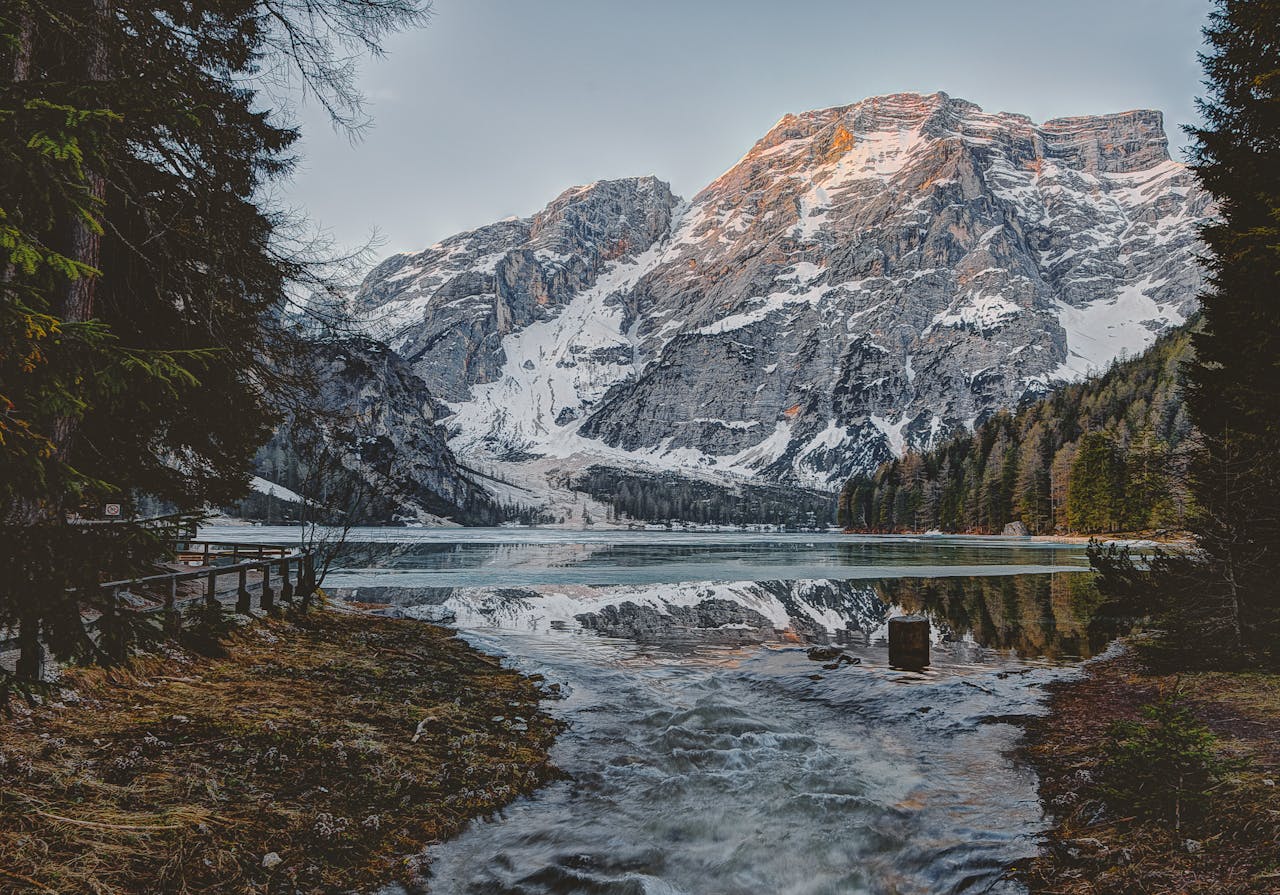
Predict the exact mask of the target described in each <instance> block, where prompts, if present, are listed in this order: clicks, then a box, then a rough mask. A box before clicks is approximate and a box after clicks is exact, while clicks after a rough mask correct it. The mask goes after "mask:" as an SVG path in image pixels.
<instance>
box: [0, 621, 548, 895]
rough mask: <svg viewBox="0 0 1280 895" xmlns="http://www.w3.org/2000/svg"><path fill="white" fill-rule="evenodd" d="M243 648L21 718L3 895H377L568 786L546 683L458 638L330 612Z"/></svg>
mask: <svg viewBox="0 0 1280 895" xmlns="http://www.w3.org/2000/svg"><path fill="white" fill-rule="evenodd" d="M226 646H227V653H228V654H227V656H226V657H225V658H217V657H212V658H210V657H202V656H198V655H195V654H192V653H185V652H182V653H174V654H171V655H167V656H162V657H161V656H152V657H145V658H141V659H137V660H135V661H134V662H133V663H132V664H131V665H130V666H128V667H125V668H114V669H106V668H77V669H71V670H69V671H68V672H67V673H66V675H65V677H64V679H63V680H62V681H61V687H60V695H59V696H57V697H56V699H55V700H53V701H48V702H46V703H45V704H44V705H42V706H39V707H36V708H35V709H29V708H27V707H26V706H24V705H16V706H15V710H16V711H17V712H18V715H17V717H15V718H14V719H12V720H11V721H10V722H9V723H7V724H6V725H4V726H3V728H0V893H8V892H14V893H18V892H23V893H27V892H33V891H35V892H58V893H60V895H68V893H80V892H86V893H87V892H94V893H100V895H101V893H135V892H137V893H141V892H147V893H152V892H186V891H216V892H219V893H250V892H268V891H272V892H275V891H280V892H290V893H292V892H295V891H302V892H313V891H346V890H349V889H352V888H357V887H358V888H361V889H368V888H370V887H373V886H375V885H377V884H379V883H381V882H385V881H388V880H392V879H410V878H413V877H415V876H417V875H420V874H421V871H422V861H421V860H420V859H419V858H418V857H416V856H417V855H418V854H419V853H420V851H421V849H422V848H423V847H424V846H426V845H428V844H431V843H433V842H438V841H440V840H442V839H445V838H448V837H450V836H452V835H455V834H456V833H458V832H459V831H460V830H461V829H462V828H463V827H464V826H465V825H466V824H467V823H468V822H469V821H470V820H471V819H472V818H474V817H477V816H482V815H485V814H488V813H490V812H492V811H494V810H496V809H498V808H500V807H501V806H503V805H505V804H506V803H507V802H509V801H511V800H512V799H514V798H515V797H516V796H518V795H520V794H522V793H526V792H529V791H531V790H532V789H535V788H536V787H538V786H541V785H542V784H543V783H545V782H546V781H548V780H549V779H552V778H553V777H554V776H555V774H556V771H555V769H554V768H553V767H552V766H551V764H550V763H549V760H548V757H547V750H548V748H549V747H550V745H551V743H552V741H553V739H554V738H555V735H556V734H557V732H558V730H559V725H558V722H556V721H554V720H553V719H551V718H550V717H548V716H547V715H545V714H543V713H541V712H540V711H539V705H538V703H539V700H540V698H541V697H542V693H541V692H540V689H539V686H538V684H537V682H536V681H534V680H531V679H529V678H525V677H523V676H521V675H518V674H516V673H515V672H512V671H509V670H506V669H503V668H502V667H500V665H499V664H498V662H497V661H496V660H493V659H491V658H490V657H488V656H485V655H483V654H481V653H479V652H477V651H475V650H473V649H471V648H470V647H469V646H467V645H466V644H465V643H463V642H462V641H460V640H458V639H456V638H454V637H452V636H451V634H450V632H448V631H445V630H444V629H441V628H437V627H434V626H431V625H427V624H423V623H420V622H414V621H408V620H393V619H385V618H377V617H373V616H363V615H355V616H353V615H349V614H340V613H336V612H324V611H322V612H315V613H312V614H310V615H308V616H306V617H303V618H299V619H295V620H290V621H284V620H276V619H269V620H264V621H262V622H261V623H259V624H253V625H250V626H247V627H246V628H244V629H242V630H240V631H238V632H236V633H235V634H233V635H232V636H231V637H230V638H229V640H228V641H227V643H226ZM55 692H57V691H55Z"/></svg>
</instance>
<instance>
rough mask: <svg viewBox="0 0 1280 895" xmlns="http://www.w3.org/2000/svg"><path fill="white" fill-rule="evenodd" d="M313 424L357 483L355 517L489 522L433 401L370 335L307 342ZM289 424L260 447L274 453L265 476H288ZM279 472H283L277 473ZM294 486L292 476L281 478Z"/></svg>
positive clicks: (487, 506)
mask: <svg viewBox="0 0 1280 895" xmlns="http://www.w3.org/2000/svg"><path fill="white" fill-rule="evenodd" d="M312 351H313V355H312V358H311V360H312V375H314V377H315V383H316V387H317V392H316V397H315V401H316V405H317V406H316V407H315V408H312V409H315V410H319V411H320V415H319V425H320V426H321V427H322V430H323V431H325V433H326V435H327V439H328V443H329V444H330V445H331V447H330V450H332V451H333V452H334V454H336V458H337V460H338V462H340V463H341V465H342V466H343V467H345V469H346V470H347V471H348V472H349V473H350V474H352V475H354V476H356V477H358V478H359V479H361V480H362V481H363V482H364V486H363V487H362V488H360V489H357V493H360V494H362V495H363V496H362V497H361V499H360V501H359V506H353V507H348V508H344V507H339V508H338V509H340V510H342V511H343V512H354V513H358V514H359V516H360V518H359V519H358V521H360V522H386V521H391V520H392V519H397V518H398V519H401V520H406V521H433V520H434V519H448V520H451V521H455V522H460V523H467V522H473V523H493V522H495V521H497V519H498V518H499V508H498V507H497V506H496V505H494V503H493V502H492V499H491V497H490V495H489V494H488V493H487V492H486V491H485V490H484V489H483V488H482V487H480V486H478V485H477V484H475V482H474V480H473V479H472V477H471V474H470V473H469V472H468V471H467V470H465V469H463V468H462V467H461V466H460V465H459V464H458V462H457V460H456V459H455V458H454V456H453V453H452V451H450V449H449V446H448V443H447V440H446V433H445V430H444V428H443V427H442V426H441V425H440V423H439V422H438V420H437V416H438V414H439V412H440V409H441V408H440V405H439V404H438V403H437V402H436V400H435V398H434V397H433V396H432V395H431V393H430V391H428V389H427V387H426V385H425V384H424V383H423V381H422V380H421V379H420V378H418V377H417V376H416V375H414V373H413V371H412V370H411V369H410V367H409V365H408V364H407V363H406V362H405V361H404V360H403V359H401V358H400V356H399V355H397V354H396V353H395V352H394V351H392V350H391V349H390V348H388V347H387V346H386V345H383V344H381V343H379V342H376V341H374V340H372V339H365V338H353V339H346V340H341V341H327V342H323V343H319V344H316V345H314V346H313V349H312ZM296 450H297V445H296V444H295V443H294V441H293V436H292V435H291V429H290V425H289V424H288V421H286V425H285V426H284V427H283V428H282V429H281V431H280V432H279V433H278V434H277V436H276V437H275V438H274V439H273V440H272V442H271V443H270V444H268V446H267V448H266V449H265V450H264V455H265V457H267V458H271V457H276V458H281V459H282V463H281V464H280V466H281V467H282V468H281V469H276V470H273V469H260V470H259V471H260V472H262V473H263V474H264V475H267V476H268V477H272V476H274V477H278V478H288V477H290V476H296V475H297V473H296V472H294V471H293V470H294V469H295V467H296V466H297V464H298V461H299V460H300V459H301V460H303V462H304V463H305V458H299V457H297V456H295V451H296ZM281 471H283V472H285V473H286V475H281ZM289 484H290V485H292V486H298V485H299V483H298V482H297V481H289Z"/></svg>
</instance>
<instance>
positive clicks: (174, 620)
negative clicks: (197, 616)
mask: <svg viewBox="0 0 1280 895" xmlns="http://www.w3.org/2000/svg"><path fill="white" fill-rule="evenodd" d="M181 633H182V614H181V613H180V612H178V577H177V576H176V575H175V576H174V577H172V578H170V579H169V592H168V593H167V594H165V597H164V634H165V636H166V637H168V638H169V639H170V640H177V639H178V635H179V634H181Z"/></svg>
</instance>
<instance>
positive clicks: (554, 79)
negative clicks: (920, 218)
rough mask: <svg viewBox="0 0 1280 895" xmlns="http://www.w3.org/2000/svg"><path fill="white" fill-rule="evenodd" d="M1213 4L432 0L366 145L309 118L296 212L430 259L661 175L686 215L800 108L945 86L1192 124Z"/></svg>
mask: <svg viewBox="0 0 1280 895" xmlns="http://www.w3.org/2000/svg"><path fill="white" fill-rule="evenodd" d="M1208 9H1209V2H1208V0H876V2H868V0H434V10H435V12H434V16H433V18H432V20H431V23H430V24H429V25H428V26H427V27H426V28H424V29H421V30H417V31H414V32H410V33H405V34H401V35H398V36H396V37H394V38H393V39H392V40H391V41H390V42H389V43H388V46H387V48H388V50H389V52H390V56H389V58H387V59H384V60H381V61H376V62H366V63H365V64H364V70H363V75H362V80H361V83H362V85H363V89H364V91H365V93H366V95H367V96H368V97H369V100H370V112H371V113H372V115H373V118H374V124H373V128H372V130H370V131H369V132H368V134H367V135H366V136H365V138H364V139H363V140H362V141H361V142H359V143H357V144H355V145H351V144H350V143H349V142H348V140H347V139H346V138H345V137H344V136H340V135H337V134H335V133H334V132H333V131H332V129H331V128H330V127H329V126H328V124H327V123H326V122H325V120H324V119H323V117H322V115H321V114H320V113H319V111H318V110H317V109H316V108H315V107H314V105H311V106H305V107H303V108H302V109H301V110H300V123H301V125H302V127H303V131H304V140H303V143H302V147H301V152H302V156H303V157H302V161H301V166H300V168H299V171H298V173H297V175H296V176H295V178H294V182H293V184H292V185H291V186H290V188H289V189H288V191H287V199H288V201H290V202H291V203H292V204H294V205H295V206H297V207H298V208H300V209H301V210H302V211H304V212H306V213H307V214H308V215H309V216H310V217H311V218H312V220H314V221H315V222H316V223H317V224H319V225H320V226H322V227H324V228H326V229H328V230H329V231H331V233H332V234H333V235H334V237H335V238H336V239H337V240H338V241H339V243H341V244H343V245H348V246H350V245H356V244H359V243H361V242H363V241H365V240H366V239H367V238H368V236H369V234H370V233H371V231H373V230H374V229H375V228H376V229H377V230H379V231H381V233H382V236H383V239H384V243H383V246H382V248H381V249H379V252H378V254H379V255H380V256H381V255H386V254H390V253H392V252H396V251H406V250H416V249H420V248H423V247H425V246H427V245H430V244H431V243H433V242H435V241H436V240H439V239H441V238H443V237H445V236H448V235H450V234H452V233H456V232H458V231H460V230H464V229H469V228H472V227H477V226H480V225H482V224H486V223H489V222H491V221H495V220H498V219H499V218H503V217H506V216H508V215H513V214H515V215H521V216H523V215H527V214H530V213H532V212H534V211H536V210H537V209H539V208H541V207H542V206H543V205H545V204H546V203H547V202H548V201H550V200H551V199H552V198H553V197H554V196H555V195H557V194H558V193H559V192H561V191H562V190H564V189H565V188H567V187H569V186H572V185H575V184H581V183H587V182H590V181H593V180H598V179H601V178H613V177H628V176H633V175H642V174H655V175H657V176H658V177H660V178H662V179H663V180H667V181H669V182H670V183H671V184H672V187H673V188H674V189H675V191H676V192H677V193H679V194H680V195H682V196H685V197H686V198H688V197H690V196H692V195H693V194H694V193H695V192H697V191H698V190H699V189H701V188H702V187H703V186H705V185H706V184H707V183H708V182H709V181H710V180H712V179H714V178H715V177H716V176H718V175H719V174H720V173H721V172H723V171H724V170H725V169H726V168H728V167H729V166H730V165H732V164H733V163H734V162H735V161H736V160H737V159H738V158H739V157H741V156H742V154H743V153H744V152H746V151H747V149H749V148H750V147H751V144H752V143H754V142H755V140H756V139H758V138H759V137H760V136H762V135H763V134H764V133H765V131H767V130H768V129H769V127H770V126H771V125H772V124H773V123H774V122H776V121H777V120H778V119H779V118H781V117H782V116H783V115H784V114H785V113H787V112H803V111H806V110H808V109H820V108H825V107H828V106H836V105H845V104H848V103H852V102H856V101H857V100H860V99H862V98H864V97H867V96H874V95H877V94H882V93H895V92H900V91H919V92H924V93H928V92H933V91H935V90H942V91H945V92H947V93H949V94H951V95H952V96H956V97H962V98H964V99H968V100H971V101H973V102H976V103H978V104H979V105H980V106H982V107H983V108H984V109H987V110H989V111H1009V112H1021V113H1023V114H1026V115H1030V116H1031V117H1032V118H1033V119H1035V120H1036V121H1043V120H1044V119H1046V118H1055V117H1060V116H1065V115H1083V114H1096V113H1104V112H1118V111H1122V110H1126V109H1133V108H1155V109H1160V110H1161V111H1163V112H1164V113H1165V116H1166V120H1165V124H1166V127H1167V129H1168V130H1169V135H1170V139H1171V141H1172V142H1173V143H1174V144H1175V145H1177V146H1181V145H1182V144H1184V143H1185V140H1184V138H1183V137H1182V135H1181V134H1180V133H1178V125H1180V124H1183V123H1186V122H1188V121H1190V120H1192V116H1193V114H1194V110H1193V105H1192V99H1193V97H1194V96H1195V95H1196V94H1197V93H1198V92H1199V90H1200V76H1201V75H1200V70H1199V66H1198V63H1197V62H1196V58H1195V54H1196V52H1197V50H1198V49H1199V47H1200V43H1201V37H1200V28H1201V26H1202V25H1203V24H1204V19H1205V15H1206V13H1207V12H1208Z"/></svg>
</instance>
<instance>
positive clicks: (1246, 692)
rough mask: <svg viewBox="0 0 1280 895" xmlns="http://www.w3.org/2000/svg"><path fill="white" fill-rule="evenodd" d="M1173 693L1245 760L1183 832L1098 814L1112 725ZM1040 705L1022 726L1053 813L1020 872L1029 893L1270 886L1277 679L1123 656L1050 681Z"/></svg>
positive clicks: (1239, 890)
mask: <svg viewBox="0 0 1280 895" xmlns="http://www.w3.org/2000/svg"><path fill="white" fill-rule="evenodd" d="M1174 688H1177V689H1178V690H1180V691H1181V692H1182V693H1183V695H1184V698H1185V700H1186V702H1187V703H1188V705H1189V707H1190V708H1191V709H1192V711H1193V712H1194V714H1195V715H1196V716H1197V717H1198V718H1200V720H1201V721H1203V722H1204V723H1205V724H1207V725H1208V727H1209V729H1210V730H1212V731H1213V732H1214V733H1215V734H1216V735H1217V736H1218V737H1219V738H1220V742H1221V747H1222V749H1223V751H1224V752H1226V753H1228V754H1229V755H1230V756H1231V757H1233V758H1243V759H1247V760H1248V761H1249V763H1250V764H1249V767H1248V769H1247V770H1245V771H1242V772H1240V773H1238V774H1236V775H1234V776H1233V777H1232V778H1231V779H1230V780H1229V781H1227V782H1226V783H1225V784H1223V785H1221V786H1220V787H1219V788H1218V790H1217V791H1216V792H1214V793H1213V800H1212V804H1211V807H1210V809H1209V811H1208V813H1207V815H1206V816H1205V817H1204V818H1203V819H1201V820H1200V821H1198V822H1197V823H1196V824H1195V825H1192V826H1190V827H1186V826H1184V828H1183V829H1182V830H1181V831H1175V830H1173V829H1170V828H1168V827H1167V826H1164V825H1161V824H1158V823H1154V822H1143V821H1140V820H1136V819H1134V818H1129V817H1123V816H1118V815H1117V812H1116V811H1115V810H1108V811H1103V810H1102V809H1103V806H1102V803H1101V802H1100V801H1099V799H1098V797H1097V794H1096V792H1095V790H1094V786H1093V782H1092V778H1093V776H1094V775H1095V772H1096V769H1097V768H1098V765H1099V763H1100V761H1101V759H1102V755H1103V747H1104V745H1105V743H1106V740H1107V729H1108V727H1109V726H1110V724H1111V723H1112V722H1113V721H1117V720H1134V719H1137V718H1138V717H1139V711H1140V708H1141V706H1142V705H1144V704H1146V703H1150V702H1153V701H1155V700H1156V699H1158V698H1159V696H1160V695H1161V693H1162V692H1168V691H1171V690H1173V689H1174ZM1050 709H1051V711H1050V714H1049V715H1048V716H1047V717H1045V718H1042V719H1037V720H1035V721H1034V722H1032V724H1031V726H1030V728H1029V738H1028V739H1029V745H1028V747H1027V752H1028V754H1029V756H1030V757H1031V759H1032V761H1033V762H1034V764H1035V765H1036V767H1037V769H1038V770H1039V772H1040V776H1041V782H1040V794H1041V798H1042V799H1043V800H1044V803H1045V805H1046V806H1047V808H1048V810H1049V811H1050V812H1052V813H1053V814H1054V815H1056V818H1057V825H1056V827H1055V828H1054V829H1053V830H1052V831H1051V832H1050V834H1049V836H1048V847H1047V848H1046V849H1045V851H1044V853H1043V854H1042V855H1041V856H1040V857H1039V858H1037V859H1036V860H1034V861H1032V862H1031V863H1030V864H1029V865H1028V867H1027V868H1025V875H1024V879H1025V881H1026V882H1027V883H1028V885H1029V887H1030V888H1031V891H1032V892H1036V893H1052V895H1173V893H1178V895H1191V893H1203V895H1209V893H1213V895H1245V893H1249V895H1253V893H1259V895H1260V893H1272V895H1274V893H1277V892H1280V810H1278V809H1280V803H1278V802H1277V798H1276V796H1277V793H1278V790H1277V787H1276V783H1277V782H1280V675H1275V674H1262V673H1252V674H1218V673H1197V674H1185V675H1182V676H1181V677H1180V678H1174V677H1162V676H1156V675H1150V674H1147V673H1145V672H1144V670H1143V669H1142V668H1141V667H1140V666H1139V664H1138V663H1137V661H1136V660H1135V659H1134V658H1133V657H1132V656H1130V655H1126V656H1122V657H1120V658H1118V659H1113V660H1109V661H1105V662H1098V663H1094V664H1093V665H1091V666H1090V668H1089V673H1088V674H1087V676H1086V677H1084V678H1083V679H1081V680H1078V681H1071V682H1066V683H1063V684H1059V685H1056V687H1055V688H1054V692H1053V695H1052V698H1051V702H1050ZM1269 781H1270V782H1269ZM1187 840H1192V842H1191V843H1190V844H1188V842H1187Z"/></svg>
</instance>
